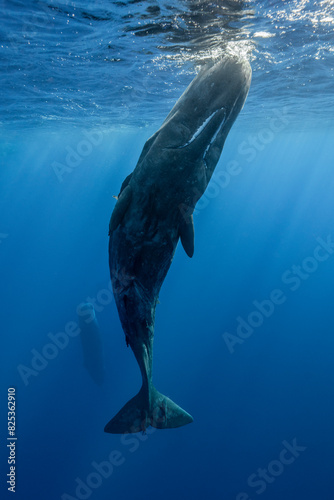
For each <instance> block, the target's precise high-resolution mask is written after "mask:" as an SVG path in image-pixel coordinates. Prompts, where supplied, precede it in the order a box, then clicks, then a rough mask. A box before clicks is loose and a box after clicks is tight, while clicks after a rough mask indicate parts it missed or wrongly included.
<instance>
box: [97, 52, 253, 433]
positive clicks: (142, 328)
mask: <svg viewBox="0 0 334 500" xmlns="http://www.w3.org/2000/svg"><path fill="white" fill-rule="evenodd" d="M250 82H251V67H250V65H249V63H248V61H246V60H243V59H240V58H238V57H227V56H226V57H224V58H223V59H222V60H220V61H219V62H218V63H216V64H209V65H207V66H205V67H203V68H202V69H201V71H200V72H199V74H198V75H197V76H196V77H195V78H194V80H193V81H192V82H191V84H190V85H189V87H188V88H187V89H186V90H185V92H184V93H183V94H182V96H181V97H180V99H179V100H178V101H177V103H176V104H175V106H174V107H173V108H172V110H171V112H170V113H169V114H168V116H167V118H166V119H165V121H164V122H163V124H162V126H161V127H160V128H159V130H158V131H157V132H156V133H155V134H154V135H153V136H152V137H151V138H150V139H149V140H148V141H147V142H146V143H145V145H144V148H143V150H142V153H141V155H140V157H139V160H138V163H137V165H136V167H135V169H134V171H133V172H132V174H130V175H129V176H128V177H127V178H126V179H125V180H124V182H123V184H122V186H121V190H120V194H119V196H118V201H117V204H116V205H115V208H114V210H113V213H112V216H111V219H110V225H109V236H110V239H109V267H110V276H111V281H112V285H113V292H114V297H115V301H116V305H117V309H118V313H119V317H120V321H121V323H122V327H123V330H124V333H125V339H126V343H127V345H128V346H130V347H131V349H132V351H133V353H134V355H135V357H136V360H137V362H138V365H139V368H140V371H141V375H142V387H141V389H140V391H139V393H138V394H137V395H136V396H135V397H134V398H132V399H131V400H130V401H129V402H128V403H126V404H125V406H124V407H123V408H122V409H121V410H120V411H119V412H118V413H117V415H116V416H115V417H114V418H112V419H111V420H110V422H109V423H108V424H107V425H106V426H105V429H104V430H105V432H108V433H115V434H118V433H133V432H139V431H145V429H146V428H147V427H148V426H149V425H151V426H153V427H156V428H159V429H165V428H174V427H179V426H182V425H185V424H188V423H190V422H192V421H193V419H192V417H191V415H190V414H189V413H187V412H186V411H184V410H183V409H182V408H180V407H179V406H178V405H177V404H175V403H174V402H173V401H172V400H170V399H169V398H167V397H166V396H164V395H163V394H161V393H159V392H158V391H157V390H156V389H155V387H154V385H153V383H152V360H153V337H154V322H155V310H156V305H157V302H158V296H159V291H160V288H161V285H162V283H163V281H164V279H165V277H166V274H167V272H168V269H169V267H170V265H171V263H172V260H173V256H174V253H175V249H176V246H177V243H178V241H179V240H181V243H182V245H183V248H184V250H185V252H186V253H187V255H188V256H189V257H192V255H193V253H194V224H193V211H194V208H195V205H196V202H197V201H198V200H199V198H200V197H201V196H202V195H203V193H204V191H205V189H206V187H207V185H208V183H209V181H210V179H211V176H212V174H213V171H214V169H215V166H216V164H217V162H218V160H219V157H220V155H221V152H222V149H223V146H224V143H225V139H226V137H227V135H228V133H229V131H230V129H231V127H232V125H233V123H234V121H235V119H236V118H237V116H238V114H239V112H240V110H241V109H242V107H243V105H244V103H245V100H246V97H247V94H248V90H249V87H250Z"/></svg>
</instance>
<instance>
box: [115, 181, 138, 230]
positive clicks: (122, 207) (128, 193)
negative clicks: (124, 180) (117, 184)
mask: <svg viewBox="0 0 334 500" xmlns="http://www.w3.org/2000/svg"><path fill="white" fill-rule="evenodd" d="M131 198H132V189H131V186H129V185H128V186H126V188H125V189H124V191H122V193H121V195H120V197H119V198H118V201H117V203H116V205H115V208H114V210H113V213H112V214H111V218H110V222H109V235H110V234H111V233H112V232H113V231H115V229H117V227H118V226H119V225H120V223H121V222H122V219H123V217H124V214H125V212H126V211H127V209H128V207H129V205H130V202H131Z"/></svg>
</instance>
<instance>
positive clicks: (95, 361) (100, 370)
mask: <svg viewBox="0 0 334 500" xmlns="http://www.w3.org/2000/svg"><path fill="white" fill-rule="evenodd" d="M83 316H86V318H85V319H84V318H83ZM87 316H88V317H87ZM78 319H79V328H80V340H81V345H82V351H83V357H84V366H85V368H86V370H87V371H88V373H89V375H90V376H91V378H92V379H93V380H94V382H95V383H96V384H97V385H102V384H103V382H104V375H105V370H104V361H103V349H102V339H101V335H100V329H99V325H98V323H97V319H96V315H95V310H94V306H93V304H90V303H89V302H86V303H82V304H80V307H79V308H78Z"/></svg>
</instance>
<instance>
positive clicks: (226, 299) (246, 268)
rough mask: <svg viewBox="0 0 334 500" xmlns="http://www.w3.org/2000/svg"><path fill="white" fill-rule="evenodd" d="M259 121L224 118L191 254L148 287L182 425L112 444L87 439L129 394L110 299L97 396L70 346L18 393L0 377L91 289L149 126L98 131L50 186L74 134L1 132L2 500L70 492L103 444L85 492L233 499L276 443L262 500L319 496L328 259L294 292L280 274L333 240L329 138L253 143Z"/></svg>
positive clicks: (325, 427) (130, 372)
mask: <svg viewBox="0 0 334 500" xmlns="http://www.w3.org/2000/svg"><path fill="white" fill-rule="evenodd" d="M287 116H288V115H287ZM269 124H270V117H268V125H267V126H266V124H264V125H263V127H262V129H259V130H254V129H253V131H252V132H250V131H249V130H247V129H244V128H242V127H240V126H238V124H236V125H235V128H234V130H233V131H232V132H231V134H230V137H229V139H228V141H227V143H226V146H225V149H224V152H223V155H222V158H221V161H220V163H219V165H218V167H217V173H218V172H223V171H226V165H227V164H228V162H230V161H236V162H237V164H238V166H239V167H240V171H239V173H238V175H235V176H234V177H232V178H231V179H230V182H229V183H226V186H225V187H223V188H218V189H217V184H215V181H213V184H215V186H216V187H214V185H212V189H211V190H209V191H208V194H207V197H206V199H207V201H208V203H207V204H206V206H204V205H205V203H204V202H203V205H202V209H201V210H199V213H198V214H197V215H196V216H195V232H196V234H195V237H196V246H195V255H194V257H193V259H192V260H190V259H189V258H188V257H187V256H186V255H185V253H184V251H183V249H182V247H181V246H179V247H178V249H177V252H176V255H175V258H174V262H173V264H172V266H171V269H170V271H169V274H168V276H167V278H166V280H165V283H164V285H163V288H162V291H161V296H160V302H161V304H160V305H159V306H158V309H157V319H156V335H155V343H154V382H155V385H156V387H157V388H158V389H159V390H160V391H162V392H163V393H165V394H166V395H168V396H169V397H171V398H172V399H173V400H174V401H176V402H177V403H179V404H180V405H181V406H182V407H184V408H185V409H186V410H188V411H189V412H190V413H191V414H192V415H193V417H194V423H193V424H191V425H189V426H186V427H184V428H179V429H175V430H166V431H154V432H153V433H149V434H147V436H146V437H145V436H141V435H138V436H137V437H135V441H128V442H127V441H126V442H121V440H120V437H119V436H113V435H107V434H104V433H103V427H104V425H105V424H106V422H107V421H108V420H109V419H110V418H111V417H112V416H113V415H114V414H115V413H116V412H117V411H118V410H119V408H120V407H121V406H122V405H123V404H124V403H125V402H126V401H127V400H128V399H129V398H130V397H132V396H133V395H134V394H135V393H136V392H137V391H138V389H139V387H140V374H139V370H138V368H137V366H136V362H135V360H134V357H133V355H132V353H131V351H130V350H129V349H127V348H126V346H125V342H124V335H123V332H122V330H121V326H120V323H119V320H118V316H117V311H116V308H115V305H114V302H112V303H110V304H109V305H107V306H106V307H105V308H104V310H103V311H102V312H100V313H98V314H97V317H98V320H99V323H100V327H101V333H102V336H103V342H104V352H105V360H106V375H107V376H106V380H105V383H104V385H103V387H101V388H100V387H98V386H96V385H94V383H93V381H92V380H91V379H90V377H89V375H88V373H87V372H86V371H85V369H84V367H83V357H82V352H81V345H80V341H79V339H78V337H76V338H72V339H71V340H70V342H69V344H68V346H67V347H66V348H65V349H64V350H62V351H59V354H58V356H57V357H56V358H55V359H53V360H50V361H49V364H48V365H47V367H46V368H45V369H44V370H42V371H40V372H39V374H38V375H37V376H31V377H29V378H28V384H27V385H25V384H24V382H23V379H22V377H20V375H19V373H18V368H17V367H18V365H20V364H23V365H25V366H28V367H29V366H31V365H30V363H31V358H32V354H31V352H30V351H31V349H34V348H35V349H36V350H37V351H39V352H41V351H42V349H43V347H44V346H45V344H47V343H49V339H48V337H47V334H48V333H49V332H52V333H56V332H59V331H63V330H64V327H65V325H66V324H67V323H68V322H69V321H76V312H75V311H76V307H77V305H78V304H79V303H80V302H82V301H83V300H86V298H88V297H91V298H94V297H96V296H97V295H98V293H99V291H100V290H102V289H104V288H107V285H108V279H109V275H108V272H109V270H108V261H107V244H108V238H107V228H108V222H109V217H110V213H111V211H112V208H113V206H114V203H115V201H114V199H113V198H112V195H113V194H115V193H117V192H118V189H119V185H120V182H121V181H122V179H123V178H124V177H125V176H126V174H127V173H128V172H129V171H131V169H132V168H133V167H134V165H135V162H136V159H137V158H138V155H139V153H140V150H141V147H142V145H143V144H144V142H145V140H146V139H147V138H148V137H149V135H150V132H151V131H150V130H139V131H137V130H128V131H124V132H109V133H106V132H103V139H102V140H101V143H100V144H99V145H98V146H95V147H94V148H93V150H92V152H91V154H90V155H88V156H87V157H86V158H84V159H83V160H82V162H81V163H80V165H79V166H78V167H76V169H74V170H73V171H72V172H71V173H68V174H66V175H64V177H63V182H61V183H60V182H59V181H58V179H57V177H56V176H55V173H54V171H53V169H52V164H53V162H54V161H59V162H64V158H65V156H66V152H67V150H66V148H67V147H68V146H70V147H72V148H74V149H76V148H77V147H78V144H79V143H80V141H82V140H83V136H82V133H81V134H80V133H78V134H77V135H74V134H72V135H70V134H69V133H68V132H67V133H66V134H65V133H64V134H63V135H62V134H61V133H60V132H58V133H54V134H53V135H52V134H51V135H48V134H42V133H39V132H36V133H32V132H30V133H24V132H22V134H20V136H18V135H17V136H15V137H14V136H13V137H12V139H11V140H10V139H9V140H8V142H7V145H6V147H5V148H4V151H3V152H4V156H5V158H6V162H5V163H4V166H3V167H2V170H1V213H2V219H1V232H2V233H3V234H8V236H7V237H6V238H2V242H1V246H0V252H1V263H0V265H1V282H2V290H3V294H2V298H1V325H2V326H1V331H2V336H1V337H2V338H1V342H2V348H1V352H2V353H3V356H2V363H1V366H2V373H3V375H2V382H3V384H2V387H3V390H2V401H1V404H2V405H3V404H4V403H5V400H6V390H7V389H6V386H15V387H16V391H17V437H18V441H17V493H16V498H18V499H20V500H21V499H22V500H26V499H28V500H30V499H38V500H39V499H43V500H44V499H52V500H53V499H60V498H61V495H63V494H64V493H67V494H68V495H72V496H73V497H74V498H75V487H76V483H75V479H76V478H77V477H79V478H81V479H82V480H83V481H85V480H86V478H87V476H88V475H89V474H90V473H91V472H93V471H94V469H93V467H92V465H91V464H92V462H94V461H95V462H98V463H100V462H101V461H104V460H107V459H108V456H109V454H110V452H111V451H112V450H118V451H119V452H120V453H121V454H122V457H124V459H125V460H124V463H122V464H121V465H120V466H119V467H115V468H114V471H113V473H112V475H111V476H110V477H109V478H106V479H103V482H102V485H101V486H100V487H99V488H97V489H94V490H93V492H92V494H91V496H90V497H89V498H92V499H101V500H102V499H114V498H117V499H120V500H123V499H128V498H135V499H136V500H140V499H144V498H152V497H155V496H159V498H161V499H167V498H170V497H171V496H173V498H175V499H177V500H179V499H184V498H198V499H202V498H207V497H209V498H212V499H214V500H216V499H231V500H234V499H235V498H237V494H239V493H240V492H245V493H247V494H248V495H249V498H251V499H254V498H257V497H258V496H259V495H258V494H256V491H255V490H256V489H258V488H254V487H253V488H252V487H250V486H249V485H247V480H248V477H249V476H250V475H251V474H253V473H256V472H257V470H258V469H259V468H266V467H267V466H268V464H269V463H270V462H271V461H272V460H276V459H277V458H278V457H279V454H280V452H281V451H282V449H283V444H282V442H283V441H284V440H286V441H288V442H289V443H292V442H293V440H294V439H296V441H297V444H298V445H300V446H304V447H306V450H304V451H303V452H301V453H300V456H299V457H298V458H297V459H296V460H295V462H294V463H292V464H291V465H286V466H285V468H284V471H283V472H282V474H281V475H279V476H278V477H276V478H275V481H274V482H272V483H271V484H268V485H267V489H266V491H265V492H264V493H263V494H262V497H263V498H268V499H270V500H272V499H274V500H276V499H281V498H283V497H284V498H285V499H286V500H292V499H296V498H310V499H311V498H312V499H314V498H319V499H321V500H330V499H331V498H332V464H333V456H332V450H333V427H332V422H333V409H334V408H333V382H334V380H333V368H332V357H333V356H332V353H333V347H334V346H333V344H334V342H333V314H332V311H333V301H334V292H333V285H332V276H333V270H334V255H330V256H329V258H328V259H327V260H326V261H324V262H321V263H319V265H318V268H317V270H316V271H315V272H313V273H311V274H310V276H309V277H308V279H305V280H301V281H300V286H299V288H298V290H295V291H291V289H290V288H291V285H290V286H289V285H288V284H285V283H283V281H282V275H283V273H285V272H287V271H289V270H291V268H292V266H293V265H301V264H302V262H303V261H304V259H305V258H309V257H311V256H313V252H314V250H315V248H316V247H317V245H318V243H317V241H316V239H317V238H319V237H321V238H323V239H325V240H326V239H327V238H328V237H329V238H330V237H331V236H332V237H333V238H334V234H333V224H332V214H333V196H332V193H333V182H334V180H333V175H332V143H333V133H332V132H331V131H327V130H318V131H315V130H310V129H308V130H304V131H300V132H297V131H296V130H293V128H291V127H289V125H288V124H287V125H286V126H285V127H284V129H283V130H282V131H281V132H280V133H270V132H268V130H270V128H269ZM254 138H257V140H260V142H259V144H260V145H261V149H262V150H261V151H257V152H256V154H255V153H254V155H255V158H254V159H253V160H252V161H249V160H250V156H254V155H250V154H248V155H246V154H244V153H242V151H244V150H245V144H243V146H240V145H241V144H242V143H243V142H244V141H246V143H247V144H248V145H249V141H254ZM259 138H260V139H259ZM261 138H266V140H267V144H263V142H261ZM269 139H270V141H269V142H268V140H269ZM240 147H241V149H239V148H240ZM248 147H249V146H248ZM209 195H210V196H211V198H209ZM277 288H278V289H281V290H282V292H283V293H284V296H285V297H286V301H285V302H284V304H282V305H278V306H276V308H275V311H274V313H273V314H272V315H271V317H269V318H267V319H265V320H264V322H263V324H262V326H260V327H258V328H255V329H254V333H253V334H252V335H251V336H250V337H249V338H247V339H245V341H244V343H243V344H240V345H239V344H237V345H235V351H234V353H233V354H231V353H230V352H229V350H228V348H227V346H226V343H225V342H224V339H223V334H224V332H229V333H232V334H235V333H236V326H237V317H238V316H241V317H242V318H244V319H245V320H246V319H247V317H248V315H249V314H250V313H251V312H252V311H254V310H255V307H254V305H253V301H254V300H258V301H263V300H265V299H268V298H269V296H270V294H271V292H272V291H273V290H274V289H277ZM2 415H5V418H6V413H5V408H4V412H2ZM5 418H2V422H3V423H2V431H1V433H2V435H3V436H5V429H6V421H5ZM2 470H3V471H6V470H7V465H6V451H5V452H4V450H3V449H2ZM2 482H4V481H3V476H2ZM2 487H3V484H2ZM260 496H261V495H260ZM65 498H66V497H65ZM241 498H242V497H241Z"/></svg>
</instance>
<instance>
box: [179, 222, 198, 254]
mask: <svg viewBox="0 0 334 500" xmlns="http://www.w3.org/2000/svg"><path fill="white" fill-rule="evenodd" d="M179 235H180V239H181V243H182V246H183V248H184V251H185V252H186V254H187V255H188V257H190V258H191V257H192V256H193V255H194V250H195V230H194V219H193V216H192V214H191V215H189V216H188V217H182V219H181V222H180V226H179Z"/></svg>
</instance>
